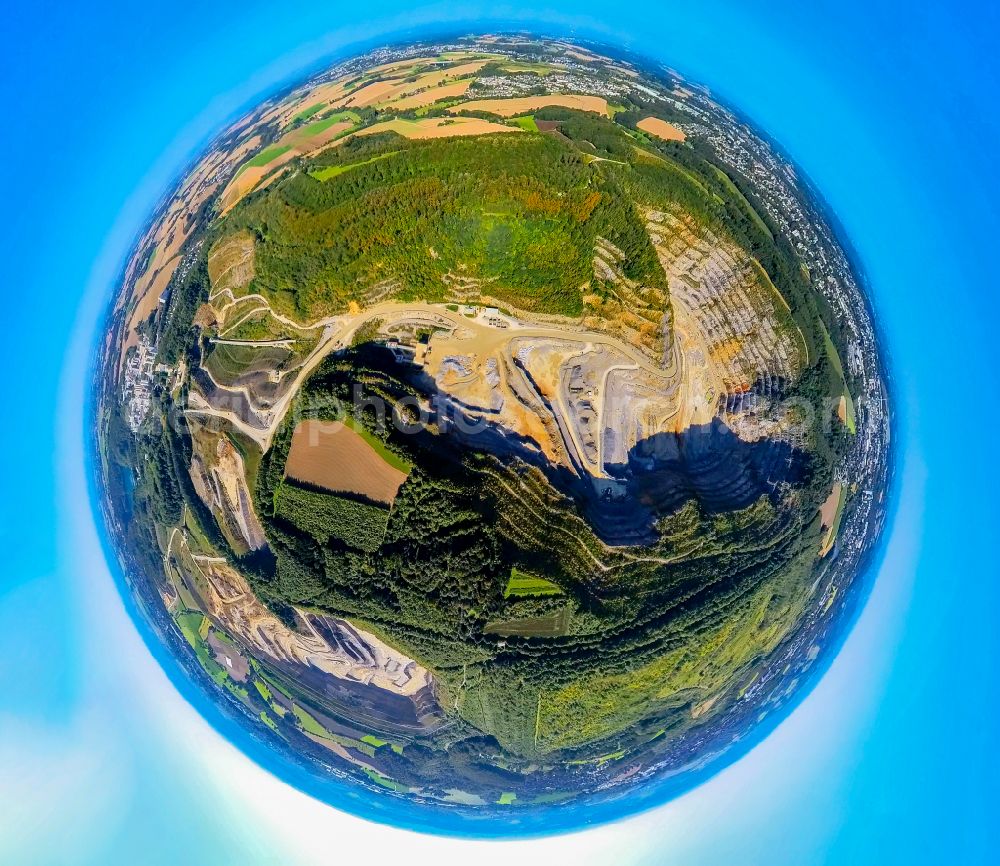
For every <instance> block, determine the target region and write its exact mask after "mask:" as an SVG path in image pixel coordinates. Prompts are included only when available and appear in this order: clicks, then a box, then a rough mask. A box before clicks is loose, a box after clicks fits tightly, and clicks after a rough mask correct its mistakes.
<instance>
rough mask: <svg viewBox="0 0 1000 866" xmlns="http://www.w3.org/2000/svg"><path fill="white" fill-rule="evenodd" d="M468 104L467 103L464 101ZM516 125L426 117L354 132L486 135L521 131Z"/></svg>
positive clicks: (470, 119) (438, 136)
mask: <svg viewBox="0 0 1000 866" xmlns="http://www.w3.org/2000/svg"><path fill="white" fill-rule="evenodd" d="M465 104H466V105H468V103H465ZM521 131H522V130H521V129H519V128H518V127H516V126H504V125H503V124H501V123H493V122H492V121H489V120H482V119H481V118H478V117H455V118H442V117H428V118H426V119H425V120H403V119H401V118H397V119H396V120H386V121H384V122H382V123H376V124H374V125H373V126H369V127H367V128H366V129H362V130H360V131H358V132H357V133H355V134H356V135H377V134H378V133H380V132H397V133H399V134H400V135H401V136H403V137H404V138H449V137H451V136H454V135H487V134H489V133H491V132H521Z"/></svg>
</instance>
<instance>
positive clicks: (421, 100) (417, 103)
mask: <svg viewBox="0 0 1000 866" xmlns="http://www.w3.org/2000/svg"><path fill="white" fill-rule="evenodd" d="M470 84H472V79H471V78H465V79H462V80H461V81H454V82H452V83H451V84H442V85H440V86H439V87H430V88H428V89H427V90H422V91H421V92H420V93H414V94H413V95H412V96H404V97H403V98H402V99H397V100H396V101H395V102H390V103H389V104H388V105H387V106H386V107H387V108H390V109H394V110H396V111H408V110H409V109H411V108H421V107H422V106H424V105H432V104H433V103H435V102H437V101H438V100H440V99H453V98H454V97H456V96H464V95H465V91H466V90H468V89H469V85H470Z"/></svg>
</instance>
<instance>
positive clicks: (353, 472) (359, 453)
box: [285, 421, 407, 505]
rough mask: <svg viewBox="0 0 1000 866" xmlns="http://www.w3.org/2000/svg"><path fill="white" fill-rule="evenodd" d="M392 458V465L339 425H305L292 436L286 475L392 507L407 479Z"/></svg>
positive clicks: (359, 438) (362, 439) (330, 423)
mask: <svg viewBox="0 0 1000 866" xmlns="http://www.w3.org/2000/svg"><path fill="white" fill-rule="evenodd" d="M392 457H393V459H392V462H391V463H390V462H389V461H387V460H386V459H385V458H384V457H383V456H382V454H380V453H379V452H378V451H377V450H376V449H375V448H373V447H372V445H371V444H369V442H367V441H365V439H364V437H362V436H361V434H360V433H358V432H356V431H355V430H352V429H351V428H350V427H348V426H346V425H344V424H343V423H341V422H339V421H334V422H323V421H303V422H302V423H301V424H300V425H299V426H298V427H296V428H295V434H294V435H293V436H292V446H291V450H290V451H289V453H288V462H287V463H286V464H285V474H286V475H287V476H288V477H289V478H292V479H294V480H296V481H301V482H303V483H305V484H309V485H312V486H313V487H321V488H323V489H324V490H329V491H332V492H335V493H351V494H355V495H357V496H361V497H364V498H365V499H368V500H371V501H372V502H381V503H383V504H385V505H392V503H393V501H394V500H395V498H396V494H397V493H399V488H400V486H402V484H403V482H404V481H406V475H407V473H406V472H405V471H404V470H403V469H401V468H400V466H401V465H402V464H401V461H400V460H399V459H398V458H396V457H395V455H392Z"/></svg>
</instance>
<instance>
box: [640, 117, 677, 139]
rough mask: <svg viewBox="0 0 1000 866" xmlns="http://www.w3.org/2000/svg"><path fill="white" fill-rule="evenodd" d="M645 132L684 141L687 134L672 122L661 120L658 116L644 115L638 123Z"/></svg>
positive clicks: (658, 136)
mask: <svg viewBox="0 0 1000 866" xmlns="http://www.w3.org/2000/svg"><path fill="white" fill-rule="evenodd" d="M636 126H637V127H639V129H641V130H642V131H643V132H648V133H649V134H650V135H655V136H656V137H657V138H662V139H663V140H664V141H684V139H685V135H684V133H683V132H682V131H681V130H679V129H678V128H677V127H676V126H674V125H673V124H672V123H667V122H666V121H665V120H660V118H658V117H644V118H643V119H642V120H640V121H639V122H638V123H637V124H636Z"/></svg>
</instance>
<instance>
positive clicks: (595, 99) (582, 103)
mask: <svg viewBox="0 0 1000 866" xmlns="http://www.w3.org/2000/svg"><path fill="white" fill-rule="evenodd" d="M548 105H553V106H557V107H560V108H576V109H578V110H579V111H592V112H594V113H595V114H602V115H604V116H605V117H606V116H607V114H608V101H607V100H606V99H605V98H604V97H603V96H586V95H583V94H578V93H561V94H552V95H548V96H515V97H512V98H510V99H473V100H471V101H470V102H463V103H462V104H461V105H456V106H454V107H452V108H449V109H448V111H450V112H451V113H452V114H459V113H460V112H462V111H488V112H489V113H490V114H499V115H500V116H501V117H513V116H514V115H515V114H527V113H528V112H529V111H537V110H538V109H539V108H545V107H546V106H548Z"/></svg>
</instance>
